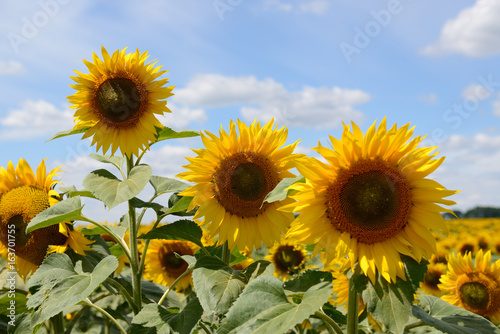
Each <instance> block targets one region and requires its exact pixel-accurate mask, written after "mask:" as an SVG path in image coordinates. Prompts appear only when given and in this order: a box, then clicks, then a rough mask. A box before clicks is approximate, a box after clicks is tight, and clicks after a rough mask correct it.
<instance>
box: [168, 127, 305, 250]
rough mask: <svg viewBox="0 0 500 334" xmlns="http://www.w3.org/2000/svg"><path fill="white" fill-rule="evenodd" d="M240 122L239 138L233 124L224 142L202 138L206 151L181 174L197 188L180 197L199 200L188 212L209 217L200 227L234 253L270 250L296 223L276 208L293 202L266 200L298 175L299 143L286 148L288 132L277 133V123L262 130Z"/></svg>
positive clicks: (221, 138)
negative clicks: (283, 182)
mask: <svg viewBox="0 0 500 334" xmlns="http://www.w3.org/2000/svg"><path fill="white" fill-rule="evenodd" d="M237 123H238V130H239V133H238V132H237V131H236V126H235V124H234V123H233V121H231V123H230V125H229V134H228V133H226V132H225V131H224V130H223V129H222V128H221V130H220V132H219V137H217V136H215V135H214V134H212V133H210V132H206V135H204V134H201V139H202V141H203V143H204V145H205V147H206V148H204V149H198V150H193V151H194V152H195V153H196V154H197V155H198V156H197V157H194V158H186V159H187V160H188V161H189V162H190V164H189V165H186V166H184V167H185V168H186V169H189V171H186V172H183V173H180V174H179V175H178V177H181V178H183V179H184V180H187V181H191V182H194V183H196V185H194V186H192V187H190V188H188V189H186V190H184V191H183V192H181V193H180V194H179V195H181V196H193V197H194V198H193V200H192V201H191V204H190V206H189V208H188V211H189V210H193V209H194V208H195V207H196V206H199V209H198V211H197V212H196V214H195V216H194V218H193V219H197V218H200V217H204V218H203V220H202V222H201V224H202V225H205V226H206V228H207V231H208V232H209V235H210V237H213V236H216V235H217V234H218V243H224V242H225V241H226V240H227V241H228V243H229V247H230V248H231V249H233V248H234V246H238V248H239V249H245V247H248V248H250V249H253V248H254V247H255V248H258V247H259V246H260V245H261V244H262V242H264V243H265V244H266V245H268V246H270V245H272V244H273V243H274V242H275V241H277V240H279V239H280V235H281V234H282V233H285V232H286V229H287V228H288V226H289V225H290V223H291V221H292V220H293V214H292V213H291V212H281V211H278V210H277V209H278V208H279V207H280V206H282V205H284V204H287V203H290V202H292V201H293V200H291V199H285V200H283V201H277V202H273V203H267V202H265V203H263V200H264V198H265V197H266V195H267V194H268V193H269V192H270V191H271V190H273V189H274V187H276V185H277V184H278V182H279V181H281V180H282V179H283V178H288V177H293V176H294V175H293V174H292V173H290V172H289V170H290V169H291V168H293V167H294V165H295V162H294V161H295V158H296V157H298V156H300V155H298V154H292V153H293V150H294V149H295V147H296V145H297V142H296V143H294V144H291V145H288V146H285V147H281V146H282V145H283V144H284V143H285V141H286V138H287V130H286V129H285V128H284V127H283V128H282V129H280V130H278V129H277V128H276V129H273V125H274V121H273V120H271V121H270V122H268V123H267V124H266V125H264V126H263V127H262V126H261V125H260V123H259V122H257V121H255V122H254V123H252V124H251V125H250V126H247V125H246V124H245V123H243V122H240V121H239V120H238V122H237Z"/></svg>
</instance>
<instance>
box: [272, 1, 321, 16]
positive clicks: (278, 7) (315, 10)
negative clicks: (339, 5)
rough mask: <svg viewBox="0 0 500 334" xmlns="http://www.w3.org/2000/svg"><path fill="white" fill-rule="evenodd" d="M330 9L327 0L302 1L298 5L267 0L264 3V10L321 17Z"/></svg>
mask: <svg viewBox="0 0 500 334" xmlns="http://www.w3.org/2000/svg"><path fill="white" fill-rule="evenodd" d="M328 7H329V3H328V1H327V0H310V1H302V2H301V3H298V4H292V3H289V2H284V1H281V0H266V1H264V7H263V8H264V10H266V11H280V12H292V11H293V12H295V13H312V14H316V15H321V14H323V13H324V12H326V10H327V9H328Z"/></svg>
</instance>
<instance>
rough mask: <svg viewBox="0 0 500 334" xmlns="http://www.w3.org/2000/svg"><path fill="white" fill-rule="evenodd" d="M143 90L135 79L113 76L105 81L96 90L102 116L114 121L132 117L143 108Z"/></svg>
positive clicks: (120, 121) (97, 102) (97, 103)
mask: <svg viewBox="0 0 500 334" xmlns="http://www.w3.org/2000/svg"><path fill="white" fill-rule="evenodd" d="M141 102H142V101H141V92H140V90H139V88H138V87H137V85H136V84H135V82H134V81H132V80H131V79H127V78H112V79H108V80H106V81H104V82H103V83H102V84H101V85H100V86H99V88H98V89H97V92H96V105H97V108H98V110H99V112H100V113H101V114H102V116H103V117H104V118H105V119H106V120H108V121H110V122H112V123H122V122H126V121H128V120H130V119H132V118H133V117H134V116H135V115H136V114H137V113H138V112H139V110H140V109H141Z"/></svg>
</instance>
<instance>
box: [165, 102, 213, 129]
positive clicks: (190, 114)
mask: <svg viewBox="0 0 500 334" xmlns="http://www.w3.org/2000/svg"><path fill="white" fill-rule="evenodd" d="M168 108H169V109H170V110H171V111H172V113H166V114H165V115H164V116H161V117H159V119H160V122H161V123H162V124H164V125H165V126H168V127H170V128H172V129H174V130H184V129H186V128H187V127H188V125H189V124H191V123H193V122H196V123H197V124H203V123H205V122H206V121H207V114H206V112H205V110H204V109H202V108H189V107H186V106H181V105H177V104H175V103H170V102H169V103H168Z"/></svg>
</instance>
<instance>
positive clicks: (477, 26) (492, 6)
mask: <svg viewBox="0 0 500 334" xmlns="http://www.w3.org/2000/svg"><path fill="white" fill-rule="evenodd" d="M499 16H500V1H498V0H477V1H476V3H475V4H474V5H473V6H472V7H469V8H466V9H464V10H462V11H461V12H460V13H459V14H458V16H457V17H456V18H455V19H453V20H449V21H448V22H446V24H445V25H444V27H443V28H442V30H441V36H440V37H439V40H438V41H435V42H433V43H432V44H430V45H428V46H426V47H425V48H424V49H423V50H422V53H424V54H427V55H432V56H439V55H445V54H450V53H461V54H464V55H467V56H470V57H481V56H491V55H494V54H498V53H500V20H498V17H499Z"/></svg>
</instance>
